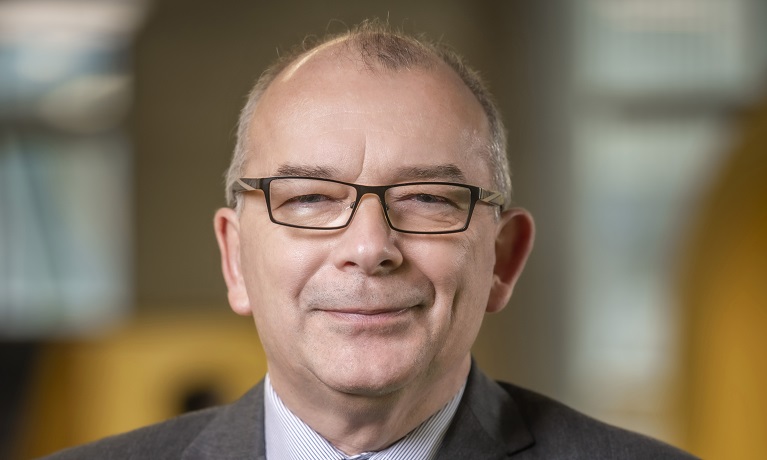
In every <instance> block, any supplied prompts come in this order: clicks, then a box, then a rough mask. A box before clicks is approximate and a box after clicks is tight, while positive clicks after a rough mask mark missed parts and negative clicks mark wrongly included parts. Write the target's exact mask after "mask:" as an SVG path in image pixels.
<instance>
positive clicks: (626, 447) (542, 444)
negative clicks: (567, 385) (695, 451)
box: [497, 382, 695, 459]
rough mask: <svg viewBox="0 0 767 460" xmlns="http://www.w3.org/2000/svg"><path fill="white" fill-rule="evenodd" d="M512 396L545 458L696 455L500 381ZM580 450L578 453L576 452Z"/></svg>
mask: <svg viewBox="0 0 767 460" xmlns="http://www.w3.org/2000/svg"><path fill="white" fill-rule="evenodd" d="M497 383H498V385H499V386H501V388H503V389H504V390H505V391H506V392H507V393H508V394H509V395H510V396H511V398H512V399H513V401H514V402H515V403H516V406H517V407H518V409H519V411H520V412H521V414H522V417H523V419H524V420H525V422H526V424H527V427H528V429H529V430H530V431H531V433H532V435H533V438H534V439H535V444H534V448H535V449H538V450H539V451H545V452H547V454H546V456H544V458H559V457H557V456H556V455H563V456H564V455H565V454H567V458H584V459H585V458H590V459H594V458H610V459H661V458H662V459H693V458H695V457H693V456H692V455H690V454H688V453H686V452H683V451H681V450H679V449H677V448H675V447H673V446H670V445H668V444H665V443H663V442H661V441H658V440H656V439H653V438H651V437H648V436H644V435H642V434H639V433H635V432H632V431H628V430H625V429H622V428H618V427H616V426H613V425H610V424H607V423H604V422H601V421H599V420H596V419H594V418H592V417H589V416H587V415H585V414H583V413H581V412H578V411H576V410H575V409H573V408H571V407H568V406H567V405H565V404H562V403H560V402H559V401H556V400H554V399H551V398H548V397H546V396H543V395H541V394H538V393H536V392H533V391H530V390H527V389H524V388H521V387H518V386H516V385H512V384H509V383H504V382H497ZM576 453H577V454H576Z"/></svg>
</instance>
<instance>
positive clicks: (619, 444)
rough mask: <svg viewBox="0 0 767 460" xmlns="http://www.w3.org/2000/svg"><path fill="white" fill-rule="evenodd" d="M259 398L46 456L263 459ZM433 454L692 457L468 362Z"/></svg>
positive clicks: (515, 458)
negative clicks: (452, 412) (453, 409)
mask: <svg viewBox="0 0 767 460" xmlns="http://www.w3.org/2000/svg"><path fill="white" fill-rule="evenodd" d="M263 395H264V386H263V382H261V383H259V384H258V385H256V386H255V387H254V388H252V389H251V390H250V391H249V392H248V393H246V394H245V395H244V396H243V397H242V398H241V399H240V400H238V401H237V402H235V403H234V404H231V405H228V406H221V407H216V408H212V409H206V410H203V411H199V412H194V413H190V414H186V415H183V416H181V417H178V418H175V419H172V420H169V421H166V422H163V423H160V424H157V425H153V426H149V427H146V428H141V429H139V430H136V431H132V432H130V433H126V434H122V435H118V436H113V437H110V438H106V439H103V440H101V441H97V442H95V443H92V444H87V445H85V446H81V447H75V448H72V449H68V450H65V451H62V452H59V453H58V454H54V455H52V456H50V457H46V458H47V459H50V460H54V459H55V460H67V459H136V460H138V459H142V460H143V459H183V460H214V459H215V460H236V459H237V460H244V459H262V460H263V459H265V458H266V454H265V444H264V398H263ZM437 458H438V459H439V460H444V459H460V460H465V459H467V460H471V459H476V460H493V459H499V460H500V459H507V458H508V459H512V460H531V459H584V460H585V459H589V460H599V459H611V460H614V459H643V460H648V459H691V458H694V457H692V456H690V455H688V454H686V453H684V452H682V451H680V450H677V449H675V448H673V447H671V446H668V445H666V444H663V443H661V442H658V441H655V440H653V439H651V438H648V437H645V436H642V435H639V434H636V433H631V432H629V431H625V430H622V429H620V428H616V427H613V426H610V425H607V424H604V423H602V422H599V421H597V420H594V419H592V418H590V417H587V416H585V415H583V414H581V413H579V412H576V411H575V410H573V409H570V408H569V407H567V406H564V405H563V404H560V403H558V402H556V401H553V400H551V399H549V398H546V397H544V396H541V395H538V394H536V393H533V392H531V391H528V390H524V389H522V388H519V387H517V386H514V385H510V384H507V383H496V382H494V381H492V380H490V379H489V378H488V377H487V376H485V374H483V373H482V372H481V371H480V370H479V369H478V368H477V367H476V366H475V365H472V370H471V373H470V374H469V380H468V383H467V385H466V390H465V392H464V396H463V399H462V400H461V403H460V404H459V406H458V409H457V411H456V414H455V417H454V419H453V421H452V423H451V425H450V427H449V428H448V431H447V433H446V434H445V439H444V441H443V443H442V446H441V447H440V450H439V453H438V455H437ZM302 460H303V459H302ZM306 460H311V459H306Z"/></svg>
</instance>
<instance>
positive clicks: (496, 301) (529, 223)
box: [486, 208, 535, 313]
mask: <svg viewBox="0 0 767 460" xmlns="http://www.w3.org/2000/svg"><path fill="white" fill-rule="evenodd" d="M498 225H499V229H498V235H497V236H496V239H495V268H494V270H493V286H492V288H491V289H490V298H489V299H488V301H487V308H486V311H487V312H488V313H495V312H498V311H501V310H503V308H504V307H505V306H506V304H507V303H509V299H510V298H511V293H512V291H513V290H514V285H515V284H516V283H517V279H519V275H520V274H522V269H523V268H525V262H527V257H528V256H529V255H530V251H531V250H532V249H533V240H534V238H535V223H534V222H533V218H532V216H531V215H530V213H529V212H527V211H526V210H524V209H521V208H514V209H509V210H507V211H504V212H503V214H501V221H500V222H499V224H498Z"/></svg>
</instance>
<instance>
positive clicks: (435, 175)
mask: <svg viewBox="0 0 767 460" xmlns="http://www.w3.org/2000/svg"><path fill="white" fill-rule="evenodd" d="M394 171H395V174H394V175H395V177H396V178H397V179H398V180H437V179H438V180H446V181H456V182H466V176H465V175H464V174H463V171H461V168H459V167H458V166H456V165H454V164H450V163H448V164H443V165H428V166H403V167H400V168H397V169H395V170H394Z"/></svg>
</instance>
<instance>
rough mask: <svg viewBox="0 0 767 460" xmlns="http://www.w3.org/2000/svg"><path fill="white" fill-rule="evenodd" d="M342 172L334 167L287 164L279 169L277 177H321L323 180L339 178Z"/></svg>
mask: <svg viewBox="0 0 767 460" xmlns="http://www.w3.org/2000/svg"><path fill="white" fill-rule="evenodd" d="M340 174H341V172H340V171H339V170H338V169H337V168H334V167H332V166H307V165H293V164H285V165H281V166H280V167H279V168H277V171H276V173H275V176H303V177H319V178H321V179H334V178H337V177H339V176H340Z"/></svg>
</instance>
